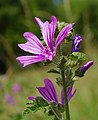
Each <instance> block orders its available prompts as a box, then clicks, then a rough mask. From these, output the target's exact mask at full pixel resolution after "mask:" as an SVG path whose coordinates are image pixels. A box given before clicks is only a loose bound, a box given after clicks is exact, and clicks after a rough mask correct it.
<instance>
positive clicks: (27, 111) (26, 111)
mask: <svg viewBox="0 0 98 120" xmlns="http://www.w3.org/2000/svg"><path fill="white" fill-rule="evenodd" d="M29 113H30V110H29V109H28V108H26V109H25V110H24V111H23V113H22V114H23V116H25V115H27V114H29Z"/></svg>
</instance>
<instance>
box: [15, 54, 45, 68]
mask: <svg viewBox="0 0 98 120" xmlns="http://www.w3.org/2000/svg"><path fill="white" fill-rule="evenodd" d="M16 60H18V61H19V62H20V63H22V64H23V67H25V66H27V65H29V64H32V63H36V62H39V61H43V60H45V57H44V56H41V55H39V56H20V57H17V58H16Z"/></svg>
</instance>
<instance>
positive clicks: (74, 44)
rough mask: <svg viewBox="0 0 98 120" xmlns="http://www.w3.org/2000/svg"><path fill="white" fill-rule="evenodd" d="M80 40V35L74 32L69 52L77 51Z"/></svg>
mask: <svg viewBox="0 0 98 120" xmlns="http://www.w3.org/2000/svg"><path fill="white" fill-rule="evenodd" d="M81 41H82V38H81V36H78V35H77V34H76V35H75V36H74V38H73V42H72V48H71V52H78V51H79V45H80V43H81Z"/></svg>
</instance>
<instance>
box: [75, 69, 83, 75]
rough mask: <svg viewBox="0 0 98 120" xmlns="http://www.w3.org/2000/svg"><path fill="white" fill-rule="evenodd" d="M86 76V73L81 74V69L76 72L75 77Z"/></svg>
mask: <svg viewBox="0 0 98 120" xmlns="http://www.w3.org/2000/svg"><path fill="white" fill-rule="evenodd" d="M84 74H85V73H84V72H81V71H80V69H77V70H76V71H75V76H78V77H83V76H84Z"/></svg>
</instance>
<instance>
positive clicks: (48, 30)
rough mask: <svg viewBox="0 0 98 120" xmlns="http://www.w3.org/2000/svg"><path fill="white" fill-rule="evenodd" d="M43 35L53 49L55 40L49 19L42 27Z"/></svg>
mask: <svg viewBox="0 0 98 120" xmlns="http://www.w3.org/2000/svg"><path fill="white" fill-rule="evenodd" d="M42 35H43V39H44V41H45V43H46V45H47V46H48V47H49V48H50V49H53V40H52V39H51V28H50V24H49V22H48V21H46V22H45V23H44V25H43V28H42Z"/></svg>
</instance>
